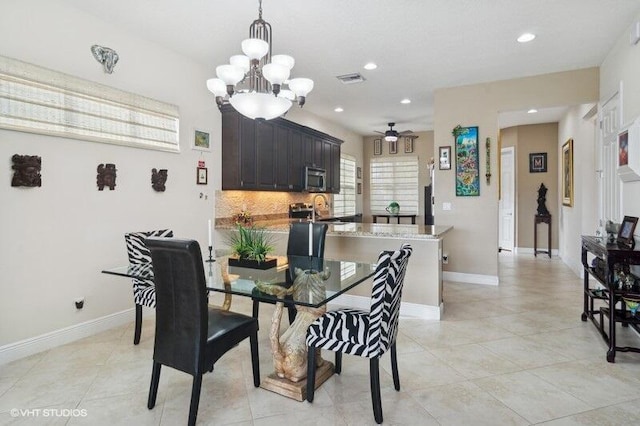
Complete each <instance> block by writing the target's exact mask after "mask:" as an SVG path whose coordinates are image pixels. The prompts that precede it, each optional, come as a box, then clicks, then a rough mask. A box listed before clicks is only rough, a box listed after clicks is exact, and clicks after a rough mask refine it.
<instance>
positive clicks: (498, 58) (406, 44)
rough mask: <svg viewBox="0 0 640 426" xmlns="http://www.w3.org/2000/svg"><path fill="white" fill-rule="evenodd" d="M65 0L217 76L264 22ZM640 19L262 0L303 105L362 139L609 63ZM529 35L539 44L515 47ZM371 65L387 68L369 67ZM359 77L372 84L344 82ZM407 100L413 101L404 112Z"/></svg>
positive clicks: (481, 3) (417, 4) (559, 8)
mask: <svg viewBox="0 0 640 426" xmlns="http://www.w3.org/2000/svg"><path fill="white" fill-rule="evenodd" d="M61 1H63V2H65V3H68V4H72V5H74V6H76V7H77V8H78V9H81V10H84V11H86V12H88V13H91V14H94V15H97V16H99V17H101V18H102V19H104V20H105V21H108V22H110V24H111V25H112V26H113V28H114V30H117V29H118V28H124V29H126V30H127V31H130V32H132V33H135V34H138V35H139V36H140V37H142V38H146V39H149V40H151V41H153V42H156V43H159V44H161V45H163V46H165V47H168V48H170V49H172V50H175V51H178V52H180V53H182V54H184V55H187V56H189V57H192V58H193V59H195V60H196V61H199V62H201V63H203V64H204V65H206V66H207V67H209V68H210V69H211V76H212V77H214V74H215V67H216V66H217V65H222V64H224V63H227V62H228V59H229V56H231V55H233V54H238V53H241V51H240V42H241V41H242V40H243V39H245V38H247V37H248V34H249V25H250V24H251V22H252V21H253V20H254V19H256V18H257V16H258V1H257V0H180V1H178V0H135V1H132V0H109V1H104V0H61ZM639 13H640V0H367V1H365V0H351V1H346V0H315V1H309V0H264V2H263V19H265V20H266V21H267V22H269V23H270V24H271V25H272V28H273V35H272V38H273V53H275V54H277V53H287V54H291V55H292V56H294V57H295V59H296V66H295V68H294V69H293V73H292V76H294V77H309V78H312V79H313V80H314V81H315V88H314V90H313V92H311V93H310V95H309V96H308V98H307V104H306V105H305V107H304V108H305V109H306V110H308V111H310V112H312V113H314V114H316V115H318V116H321V117H323V118H326V119H328V120H332V121H335V122H338V123H340V124H341V125H343V126H344V127H347V128H349V129H351V130H353V131H355V132H356V133H359V134H362V135H371V134H373V132H374V131H375V130H379V131H384V130H386V128H387V125H386V123H387V122H390V121H393V122H395V123H396V130H398V131H403V130H408V129H410V130H413V131H424V130H430V129H432V128H433V93H434V90H435V89H438V88H444V87H453V86H459V85H465V84H474V83H480V82H487V81H495V80H502V79H510V78H517V77H523V76H530V75H538V74H545V73H551V72H557V71H565V70H572V69H580V68H586V67H592V66H599V65H600V64H601V63H602V61H603V60H604V58H605V56H606V54H607V53H608V52H609V50H610V49H611V48H612V46H613V44H614V42H615V40H617V38H618V37H619V36H620V34H621V33H622V31H624V30H625V28H627V27H628V26H629V25H630V24H631V22H632V20H633V19H634V17H636V16H638V14H639ZM523 32H533V33H535V34H537V38H536V39H535V40H534V41H533V42H531V43H527V44H520V43H517V42H516V41H515V39H516V37H517V36H518V35H520V34H521V33H523ZM88 42H89V41H88ZM90 42H92V43H94V42H97V43H100V41H99V40H91V41H90ZM109 47H112V48H114V49H116V51H117V50H118V46H109ZM127 59H128V58H126V57H124V58H121V59H120V60H121V61H127ZM369 61H374V62H376V63H377V64H378V69H376V70H374V71H367V70H364V69H363V68H362V67H363V65H364V64H365V63H367V62H369ZM115 72H116V73H117V72H118V70H117V68H116V70H115ZM352 72H360V73H361V74H362V75H363V76H364V77H365V78H366V81H365V82H364V83H361V84H357V85H343V84H342V83H341V82H339V81H338V80H337V79H336V78H335V77H336V76H338V75H341V74H347V73H352ZM185 78H188V77H185ZM202 88H203V90H207V89H206V87H205V82H204V81H203V82H202ZM405 97H406V98H409V99H411V100H412V102H411V104H409V105H401V104H400V100H401V99H403V98H405ZM212 102H213V95H212ZM336 106H341V107H342V108H344V112H342V113H336V112H334V111H333V110H334V108H335V107H336ZM533 119H534V118H532V117H529V120H533ZM530 122H531V121H530ZM537 122H544V121H540V120H539V121H537ZM510 123H511V122H510ZM515 124H519V123H515ZM511 125H513V123H512V124H511Z"/></svg>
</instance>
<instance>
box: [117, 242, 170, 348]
mask: <svg viewBox="0 0 640 426" xmlns="http://www.w3.org/2000/svg"><path fill="white" fill-rule="evenodd" d="M147 237H173V231H172V230H170V229H162V230H159V231H149V232H130V233H127V234H125V235H124V240H125V242H126V244H127V254H128V255H129V263H130V264H132V265H142V264H148V263H151V252H149V249H148V248H147V245H146V244H145V239H146V238H147ZM133 301H134V303H135V304H136V329H135V333H134V336H133V344H134V345H137V344H138V343H140V334H141V333H142V307H143V306H147V307H149V308H155V307H156V288H155V286H154V285H153V281H152V280H140V279H137V278H134V279H133Z"/></svg>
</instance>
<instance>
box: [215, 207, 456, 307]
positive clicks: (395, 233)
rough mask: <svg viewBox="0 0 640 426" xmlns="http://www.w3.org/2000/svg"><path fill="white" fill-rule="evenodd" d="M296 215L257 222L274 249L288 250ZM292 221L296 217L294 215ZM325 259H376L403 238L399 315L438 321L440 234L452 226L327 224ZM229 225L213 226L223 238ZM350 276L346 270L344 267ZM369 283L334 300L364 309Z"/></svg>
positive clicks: (444, 233)
mask: <svg viewBox="0 0 640 426" xmlns="http://www.w3.org/2000/svg"><path fill="white" fill-rule="evenodd" d="M293 220H294V219H279V220H268V221H260V222H256V226H259V227H264V228H265V229H266V230H267V231H268V232H270V233H272V234H273V237H274V245H275V247H276V248H275V252H276V253H286V250H287V234H288V232H289V225H290V223H291V222H292V221H293ZM295 221H298V220H297V219H295ZM328 225H329V228H328V231H327V239H326V244H325V257H326V258H328V259H350V260H351V259H352V260H355V261H361V262H372V263H375V262H376V260H377V258H378V255H379V254H380V252H381V251H382V250H396V249H398V248H400V245H401V244H402V243H404V242H407V243H409V244H411V246H412V247H413V254H412V256H411V258H410V259H409V264H408V266H407V271H406V275H405V284H404V289H403V294H402V306H401V308H400V313H401V315H403V316H408V317H417V318H424V319H440V317H441V315H442V312H443V309H444V305H443V300H442V250H443V238H444V236H445V235H446V234H447V232H449V231H450V230H451V229H452V227H450V226H430V225H405V224H401V225H397V224H386V223H384V224H383V223H380V224H378V223H338V224H336V223H328ZM233 229H235V227H234V226H233V225H216V231H217V232H219V233H220V235H221V238H222V239H221V241H226V237H225V236H224V234H225V233H227V232H229V230H233ZM342 273H344V274H348V273H349V271H348V270H345V271H342ZM370 296H371V284H370V283H369V284H362V285H360V286H358V287H357V288H355V289H353V290H352V291H350V292H349V294H345V295H342V296H340V297H339V298H338V299H336V303H335V304H338V305H346V306H353V307H357V308H363V309H368V308H369V301H370Z"/></svg>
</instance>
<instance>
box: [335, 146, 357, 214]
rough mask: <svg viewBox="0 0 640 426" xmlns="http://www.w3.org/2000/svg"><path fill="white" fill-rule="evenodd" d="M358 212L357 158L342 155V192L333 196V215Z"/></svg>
mask: <svg viewBox="0 0 640 426" xmlns="http://www.w3.org/2000/svg"><path fill="white" fill-rule="evenodd" d="M354 214H356V159H355V157H352V156H350V155H346V154H344V155H341V156H340V193H339V194H335V195H334V196H333V215H334V216H351V215H354Z"/></svg>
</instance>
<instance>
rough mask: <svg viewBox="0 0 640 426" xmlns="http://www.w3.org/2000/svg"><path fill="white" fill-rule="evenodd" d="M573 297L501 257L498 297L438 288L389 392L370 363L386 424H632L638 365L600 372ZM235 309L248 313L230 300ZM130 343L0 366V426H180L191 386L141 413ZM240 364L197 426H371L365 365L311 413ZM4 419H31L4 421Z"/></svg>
mask: <svg viewBox="0 0 640 426" xmlns="http://www.w3.org/2000/svg"><path fill="white" fill-rule="evenodd" d="M581 286H582V283H581V280H580V279H579V278H577V277H576V276H575V275H574V274H573V273H572V272H571V271H570V270H569V269H568V268H567V267H566V266H565V265H564V264H563V263H562V262H561V261H560V260H559V259H557V258H554V259H549V258H547V257H544V256H541V257H538V258H534V257H533V256H532V255H519V256H514V255H511V254H504V253H503V254H501V255H500V286H496V287H494V286H482V285H471V284H460V283H452V282H447V283H445V293H444V298H445V305H446V311H445V314H444V319H443V320H442V321H440V322H437V321H424V320H416V319H402V320H401V322H400V335H399V337H398V364H399V369H400V380H401V386H402V390H401V391H400V392H396V391H395V390H394V389H393V381H392V379H391V376H390V368H389V358H388V355H386V356H385V357H384V358H383V360H382V361H381V366H382V368H383V372H382V374H381V383H382V403H383V409H384V419H385V424H389V425H394V424H395V425H465V424H473V425H511V424H513V425H520V424H522V425H526V424H546V425H579V424H582V425H627V424H629V425H630V424H637V423H638V422H640V354H633V353H619V354H618V355H617V357H616V363H615V364H610V363H607V362H606V360H605V352H606V345H605V343H604V341H603V340H602V339H601V337H600V336H599V334H598V333H597V332H596V330H595V328H594V326H593V325H592V324H591V323H590V322H589V323H584V322H582V321H580V313H581V309H582V308H581V306H582V296H581ZM233 308H234V309H235V310H238V311H241V312H245V313H249V312H251V306H250V304H249V301H248V300H246V299H243V298H241V297H236V298H235V299H234V301H233ZM272 312H273V307H272V306H270V305H264V306H263V307H262V308H261V313H260V315H261V317H260V323H261V330H260V340H261V342H260V344H261V346H260V347H261V350H260V355H261V370H262V375H263V376H265V375H266V374H268V373H270V372H271V370H272V368H271V360H270V357H269V349H268V338H267V337H268V336H267V330H268V324H269V322H270V315H271V313H272ZM618 330H619V336H620V340H621V342H620V343H622V344H624V340H628V341H629V342H630V343H631V344H632V345H640V338H639V337H638V336H636V335H635V334H634V333H633V332H632V331H631V330H630V329H628V328H627V329H622V328H619V329H618ZM132 335H133V324H129V325H127V326H123V327H119V328H116V329H113V330H110V331H107V332H104V333H101V334H98V335H95V336H93V337H90V338H87V339H83V340H81V341H78V342H74V343H71V344H68V345H64V346H61V347H58V348H55V349H51V350H49V351H46V352H43V353H40V354H37V355H34V356H31V357H28V358H25V359H22V360H18V361H15V362H12V363H10V364H6V365H1V366H0V424H2V425H4V424H27V425H31V424H47V425H49V424H51V425H64V424H69V425H76V424H89V425H180V424H185V423H186V419H187V414H188V410H189V395H190V389H191V377H190V376H188V375H185V374H183V373H179V372H176V371H173V370H171V369H168V368H165V369H163V372H162V377H161V382H160V390H159V393H158V400H157V404H156V407H155V408H154V409H153V410H148V409H147V408H146V399H147V392H148V387H149V380H150V374H151V356H152V348H153V319H149V320H146V321H145V324H144V329H143V334H142V341H141V343H140V345H139V346H134V345H133V344H132ZM327 357H329V355H327ZM250 366H251V364H250V357H249V347H248V343H243V344H242V345H240V346H239V347H238V348H235V349H234V350H233V351H232V352H230V353H228V354H227V355H226V356H225V357H224V358H222V359H221V360H220V361H219V362H218V363H217V364H216V369H215V370H214V372H213V373H212V374H207V375H205V377H204V382H203V387H202V398H201V401H200V410H199V414H198V423H199V424H206V425H226V424H234V425H260V426H262V425H281V424H292V425H293V424H295V425H298V424H300V425H328V424H329V425H330V424H335V425H368V424H375V422H374V420H373V414H372V409H371V402H370V393H369V371H368V362H367V361H366V360H364V359H361V358H358V357H349V356H345V357H344V359H343V372H342V374H341V375H340V376H333V377H332V378H331V379H329V381H327V382H326V383H325V384H324V385H323V386H322V387H321V388H320V389H319V390H318V391H317V392H316V397H315V401H314V403H313V404H309V403H307V402H302V403H300V402H296V401H293V400H289V399H287V398H283V397H281V396H279V395H276V394H273V393H271V392H268V391H265V390H262V389H255V388H254V387H253V385H252V380H251V368H250ZM13 408H17V409H23V410H24V409H30V410H34V409H41V410H42V411H41V412H40V414H39V416H37V417H36V416H34V415H31V416H18V417H11V414H10V413H11V412H10V410H11V409H13ZM45 408H46V409H48V411H46V413H47V414H48V415H47V416H45V414H44V413H45V411H44V409H45ZM65 410H66V411H65ZM71 410H76V411H71ZM69 414H71V416H69ZM73 414H76V416H73ZM78 414H79V416H78Z"/></svg>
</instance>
